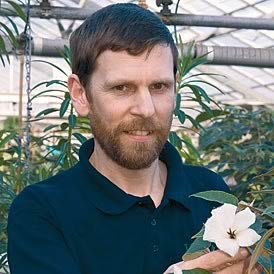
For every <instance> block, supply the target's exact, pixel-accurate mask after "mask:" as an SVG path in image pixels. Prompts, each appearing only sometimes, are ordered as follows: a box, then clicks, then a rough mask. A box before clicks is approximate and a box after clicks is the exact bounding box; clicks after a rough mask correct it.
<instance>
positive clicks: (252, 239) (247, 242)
mask: <svg viewBox="0 0 274 274" xmlns="http://www.w3.org/2000/svg"><path fill="white" fill-rule="evenodd" d="M236 239H237V242H238V244H239V246H251V245H253V244H255V243H256V242H257V241H259V240H260V239H261V236H260V235H259V234H258V233H257V232H256V231H255V230H253V229H251V228H248V229H246V230H243V231H240V232H239V233H237V234H236Z"/></svg>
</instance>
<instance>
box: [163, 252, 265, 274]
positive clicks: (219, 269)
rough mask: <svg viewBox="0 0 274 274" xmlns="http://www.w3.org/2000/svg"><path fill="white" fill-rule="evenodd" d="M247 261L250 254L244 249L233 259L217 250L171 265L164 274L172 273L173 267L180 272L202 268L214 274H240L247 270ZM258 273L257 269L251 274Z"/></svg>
mask: <svg viewBox="0 0 274 274" xmlns="http://www.w3.org/2000/svg"><path fill="white" fill-rule="evenodd" d="M249 261H250V254H249V252H248V250H247V249H246V248H241V249H240V250H239V252H238V253H237V254H236V255H235V256H234V257H231V256H229V255H227V254H226V253H224V252H222V251H220V250H217V251H213V252H209V253H207V254H205V255H203V256H200V257H199V258H196V259H193V260H190V261H185V262H180V263H177V264H175V265H172V266H170V267H169V268H168V269H167V270H166V271H165V272H164V274H168V273H173V272H174V266H176V268H177V267H178V268H179V269H181V270H189V269H195V268H203V269H206V270H208V271H210V272H213V273H216V274H242V273H245V271H246V270H247V269H248V266H249ZM176 268H175V269H176ZM178 268H177V269H178ZM260 273H261V271H260V270H259V269H258V268H255V269H253V270H252V274H260Z"/></svg>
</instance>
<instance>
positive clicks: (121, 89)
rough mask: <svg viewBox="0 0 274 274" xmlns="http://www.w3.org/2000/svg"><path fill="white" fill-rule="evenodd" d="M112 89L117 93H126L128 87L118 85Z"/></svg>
mask: <svg viewBox="0 0 274 274" xmlns="http://www.w3.org/2000/svg"><path fill="white" fill-rule="evenodd" d="M113 89H114V90H117V91H126V90H127V89H128V86H127V85H118V86H115V87H113Z"/></svg>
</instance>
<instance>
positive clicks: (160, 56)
mask: <svg viewBox="0 0 274 274" xmlns="http://www.w3.org/2000/svg"><path fill="white" fill-rule="evenodd" d="M96 63H97V64H96V69H95V71H94V72H95V74H96V73H102V74H104V75H105V76H107V77H108V78H109V77H114V78H115V77H118V76H119V75H122V76H127V77H141V76H146V77H150V76H151V77H152V76H153V77H155V76H157V75H159V76H160V75H161V76H170V77H172V76H173V66H174V64H173V56H172V51H171V48H170V47H169V46H165V45H156V46H154V47H153V48H152V49H151V50H150V51H145V52H143V53H142V54H140V55H137V56H135V55H131V54H129V53H128V52H127V51H118V52H114V51H111V50H106V51H104V52H103V53H102V54H101V55H100V56H99V57H98V59H97V62H96Z"/></svg>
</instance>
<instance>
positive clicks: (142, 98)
mask: <svg viewBox="0 0 274 274" xmlns="http://www.w3.org/2000/svg"><path fill="white" fill-rule="evenodd" d="M131 113H132V114H133V115H138V116H142V117H144V118H148V117H151V116H153V115H154V113H155V105H154V101H153V97H152V95H151V94H150V92H149V90H142V91H139V92H136V96H134V102H133V107H132V108H131Z"/></svg>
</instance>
